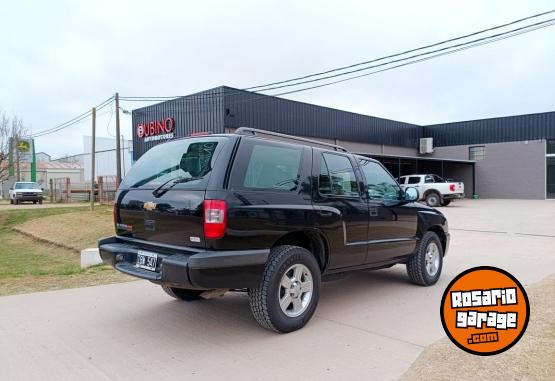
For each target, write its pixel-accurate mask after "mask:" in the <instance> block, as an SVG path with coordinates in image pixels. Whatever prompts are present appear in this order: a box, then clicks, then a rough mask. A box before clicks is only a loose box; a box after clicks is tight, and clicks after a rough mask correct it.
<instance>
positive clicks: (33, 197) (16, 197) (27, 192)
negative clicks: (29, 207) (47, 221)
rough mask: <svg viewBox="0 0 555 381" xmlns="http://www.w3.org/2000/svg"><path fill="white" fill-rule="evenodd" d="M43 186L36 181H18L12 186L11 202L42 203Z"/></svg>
mask: <svg viewBox="0 0 555 381" xmlns="http://www.w3.org/2000/svg"><path fill="white" fill-rule="evenodd" d="M42 193H43V191H42V188H41V187H40V186H39V185H38V184H37V183H35V182H16V183H14V185H13V186H12V187H11V188H10V204H15V205H17V204H20V203H22V202H24V201H32V202H33V204H36V203H37V202H38V203H39V204H42Z"/></svg>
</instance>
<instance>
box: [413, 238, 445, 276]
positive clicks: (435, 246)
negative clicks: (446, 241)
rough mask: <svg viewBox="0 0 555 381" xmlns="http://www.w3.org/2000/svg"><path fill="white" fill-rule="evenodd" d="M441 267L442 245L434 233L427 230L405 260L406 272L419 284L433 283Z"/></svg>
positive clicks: (439, 273)
mask: <svg viewBox="0 0 555 381" xmlns="http://www.w3.org/2000/svg"><path fill="white" fill-rule="evenodd" d="M442 269H443V247H442V246H441V241H440V240H439V237H438V236H437V234H436V233H434V232H431V231H428V232H426V234H424V237H422V239H421V240H420V245H419V246H418V249H417V251H416V252H415V253H414V254H413V255H412V256H411V257H410V258H409V260H408V262H407V274H408V275H409V278H410V280H411V282H412V283H414V284H418V285H420V286H431V285H433V284H435V283H436V282H437V281H438V279H439V277H440V275H441V270H442Z"/></svg>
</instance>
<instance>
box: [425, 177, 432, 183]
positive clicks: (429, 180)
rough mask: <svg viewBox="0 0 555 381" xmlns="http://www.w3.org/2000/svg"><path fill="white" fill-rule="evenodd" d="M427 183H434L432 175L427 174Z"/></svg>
mask: <svg viewBox="0 0 555 381" xmlns="http://www.w3.org/2000/svg"><path fill="white" fill-rule="evenodd" d="M424 182H425V183H433V182H434V178H433V177H432V176H426V178H425V179H424Z"/></svg>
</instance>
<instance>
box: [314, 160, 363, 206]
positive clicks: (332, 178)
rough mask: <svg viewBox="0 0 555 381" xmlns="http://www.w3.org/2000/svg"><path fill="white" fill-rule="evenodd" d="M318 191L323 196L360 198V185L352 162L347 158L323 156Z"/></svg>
mask: <svg viewBox="0 0 555 381" xmlns="http://www.w3.org/2000/svg"><path fill="white" fill-rule="evenodd" d="M318 190H319V191H320V193H321V194H331V195H337V196H348V197H358V196H359V193H358V185H357V180H356V176H355V171H354V170H353V165H352V164H351V161H350V160H349V158H347V157H346V156H342V155H335V154H328V153H324V154H322V161H321V164H320V176H319V186H318Z"/></svg>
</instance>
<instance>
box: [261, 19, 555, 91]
mask: <svg viewBox="0 0 555 381" xmlns="http://www.w3.org/2000/svg"><path fill="white" fill-rule="evenodd" d="M553 21H555V18H552V19H548V20H544V21H540V22H537V23H534V24H530V25H526V26H523V27H520V28H516V29H512V30H509V31H506V32H502V33H497V34H493V35H490V36H486V37H481V38H478V39H475V40H472V41H468V42H463V43H460V44H455V45H449V46H446V47H443V48H440V49H436V50H430V51H427V52H424V53H419V54H415V55H412V56H408V57H403V58H399V59H396V60H392V61H388V62H384V63H381V64H377V65H372V66H366V67H363V68H360V69H355V70H350V71H346V72H343V73H339V74H333V75H328V76H325V77H321V78H316V79H310V80H306V81H301V82H296V83H289V84H285V85H279V86H274V87H269V88H267V89H263V90H259V91H270V90H276V89H281V88H285V87H291V86H298V85H302V84H305V83H313V82H319V81H323V80H326V79H330V78H337V77H342V76H345V75H348V74H353V73H358V72H361V71H366V70H369V69H374V68H376V67H381V66H386V65H390V64H393V63H397V62H402V61H407V60H410V59H413V58H417V57H422V56H426V55H430V54H433V53H438V52H443V51H447V50H451V49H453V50H454V51H459V50H457V48H459V47H463V46H467V45H473V44H475V43H479V42H482V41H487V40H490V39H492V41H489V42H490V43H491V42H495V41H498V40H496V39H497V38H498V37H502V36H508V35H510V36H508V37H512V34H513V33H515V32H519V31H522V33H526V32H531V31H534V30H536V28H535V27H537V26H541V25H543V26H544V27H548V26H551V25H552V24H550V23H552V22H553ZM528 29H530V30H528ZM508 37H507V38H508Z"/></svg>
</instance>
